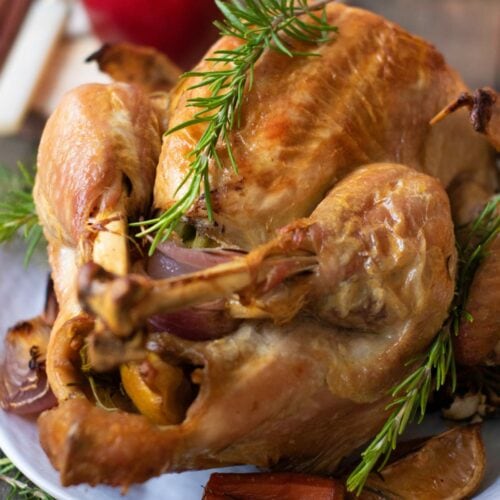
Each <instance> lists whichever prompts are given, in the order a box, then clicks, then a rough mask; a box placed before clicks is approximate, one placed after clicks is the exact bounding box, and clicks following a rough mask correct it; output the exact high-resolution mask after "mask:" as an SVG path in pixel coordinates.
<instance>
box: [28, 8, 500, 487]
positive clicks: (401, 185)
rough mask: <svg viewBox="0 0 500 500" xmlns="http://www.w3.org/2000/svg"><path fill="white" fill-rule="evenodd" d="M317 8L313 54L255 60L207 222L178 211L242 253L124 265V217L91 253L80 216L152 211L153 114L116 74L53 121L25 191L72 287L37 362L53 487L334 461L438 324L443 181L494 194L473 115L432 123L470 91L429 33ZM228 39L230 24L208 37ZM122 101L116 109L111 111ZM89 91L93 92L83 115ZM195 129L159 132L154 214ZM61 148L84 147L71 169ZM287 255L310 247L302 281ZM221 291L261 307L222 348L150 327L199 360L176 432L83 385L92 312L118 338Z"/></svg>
mask: <svg viewBox="0 0 500 500" xmlns="http://www.w3.org/2000/svg"><path fill="white" fill-rule="evenodd" d="M327 9H328V10H327V12H328V16H329V20H330V22H331V23H332V24H336V25H337V26H338V27H339V35H338V36H337V38H336V39H335V40H334V41H332V42H331V43H328V44H326V45H324V46H321V47H318V48H317V50H318V52H319V53H320V54H321V57H319V58H313V57H310V58H300V57H297V58H293V59H291V58H288V57H284V56H281V55H278V54H275V53H272V52H266V53H265V54H264V55H263V56H262V59H261V60H260V61H259V62H258V64H257V66H256V68H255V85H254V87H253V88H252V89H251V90H250V91H249V92H248V94H247V97H246V101H245V105H244V108H243V112H242V122H241V127H240V128H238V129H237V130H236V131H234V132H233V133H232V135H231V141H232V144H233V147H234V151H235V156H236V160H237V163H238V166H239V173H238V174H237V175H236V174H235V173H233V172H231V171H230V169H225V170H218V169H216V168H213V169H212V187H213V193H212V196H213V200H214V211H215V218H216V221H217V225H209V224H207V220H206V213H205V207H204V202H203V197H202V198H200V200H199V202H198V203H197V204H196V205H195V206H194V207H193V208H192V210H191V211H190V213H189V218H190V220H191V222H192V223H194V224H195V225H196V226H198V228H199V230H200V231H206V232H207V233H209V234H210V235H211V236H212V237H213V238H215V239H217V240H219V241H221V242H223V243H226V244H230V245H231V246H239V247H241V248H243V249H245V250H248V251H249V253H248V255H247V256H245V257H242V258H238V259H235V260H234V261H232V262H230V263H228V264H221V265H220V266H217V267H213V268H210V269H208V270H206V271H203V272H199V273H195V274H191V275H186V276H180V277H178V278H173V279H170V280H159V281H154V280H151V279H149V278H147V277H144V276H137V275H133V274H129V271H130V269H128V266H127V265H119V266H117V265H116V261H117V260H118V261H120V262H121V261H124V262H126V261H127V249H126V245H125V247H124V244H123V241H125V235H126V230H125V229H124V228H123V227H122V226H121V227H120V232H119V236H120V235H121V240H120V241H121V242H120V241H118V240H116V238H110V237H109V235H108V238H106V237H105V236H103V234H104V235H106V232H104V233H102V232H100V233H99V234H98V236H95V237H94V238H93V239H92V238H91V239H90V246H89V238H88V231H87V228H88V225H89V222H90V223H92V222H93V221H94V220H95V219H96V218H97V220H98V221H101V224H102V223H103V222H102V221H104V222H106V221H107V220H109V218H110V217H112V218H113V217H116V215H117V214H118V215H119V216H120V220H122V221H123V220H124V219H125V218H126V217H127V216H133V215H137V214H140V213H142V211H144V210H146V211H147V207H148V199H149V194H150V191H149V189H151V182H152V181H151V179H152V176H153V175H154V162H155V161H156V160H157V159H158V156H160V151H159V133H160V128H161V127H160V126H159V122H158V118H157V115H156V111H155V110H154V107H151V105H150V104H149V103H148V99H147V97H146V96H145V94H143V93H141V92H140V91H139V90H138V89H135V88H134V87H129V86H124V85H114V86H111V87H100V86H96V87H95V88H94V90H92V92H91V91H90V89H85V88H84V89H80V90H77V91H76V93H75V94H73V95H72V96H70V97H69V98H67V99H66V100H65V101H64V102H63V103H62V104H61V107H60V108H59V110H58V111H57V112H56V115H55V118H53V119H52V120H51V122H49V124H48V128H47V130H46V132H45V133H44V139H43V141H42V147H41V151H40V161H39V168H40V174H39V178H38V180H37V186H36V201H37V206H38V207H39V210H40V216H41V220H42V222H43V224H44V227H45V232H46V234H47V236H48V239H49V243H50V250H49V251H50V252H51V261H52V264H53V272H54V277H55V281H56V285H57V284H58V283H59V294H60V295H61V298H62V299H64V297H65V295H68V296H71V297H72V298H71V300H68V301H67V303H68V304H71V307H69V306H68V307H64V306H63V307H62V310H63V311H66V313H61V315H60V320H59V321H58V322H56V327H54V330H53V332H52V336H51V346H49V347H50V349H49V354H48V356H49V357H50V356H51V353H52V357H53V362H52V364H50V363H49V378H50V380H51V384H52V383H53V384H54V385H55V386H56V388H55V393H56V395H57V396H58V399H59V407H58V408H56V409H54V410H50V411H48V412H45V413H44V414H42V415H41V417H40V419H39V426H40V438H41V443H42V446H43V447H44V449H45V451H46V452H47V454H48V456H49V458H50V459H51V461H52V463H53V464H54V466H55V467H56V468H57V469H58V470H59V471H60V473H61V480H62V482H63V484H65V485H70V484H78V483H83V482H86V483H90V484H100V483H105V484H110V485H119V486H125V487H126V486H128V485H130V484H132V483H135V482H141V481H144V480H146V479H148V478H150V477H152V476H155V475H159V474H161V473H164V472H168V471H182V470H189V469H194V468H207V467H213V466H219V465H231V464H241V463H250V464H256V465H260V466H268V465H275V464H278V465H280V466H281V467H284V468H293V469H295V470H309V471H317V472H325V471H333V470H334V469H335V467H336V466H337V465H338V462H339V461H340V460H341V459H342V457H344V456H346V455H348V454H349V453H351V452H352V451H353V450H355V449H356V448H357V447H358V446H361V445H362V444H363V443H364V442H365V441H366V440H368V439H369V438H371V437H372V436H373V435H374V434H375V433H376V432H377V431H378V430H379V429H380V427H381V425H382V423H383V422H384V420H385V417H386V415H387V410H386V409H385V408H386V405H387V403H388V390H389V389H390V388H391V387H392V386H393V385H394V384H395V383H397V382H398V381H399V380H401V378H402V377H403V376H404V375H405V374H406V372H407V371H408V370H410V369H411V366H410V365H409V364H408V363H410V362H411V361H412V360H414V359H415V358H416V357H417V356H418V355H419V354H421V353H422V352H423V350H424V349H425V348H426V347H427V346H428V345H429V343H430V342H431V340H432V339H433V337H434V336H435V334H436V332H437V331H438V330H439V328H440V326H441V324H442V322H443V321H444V319H445V318H446V316H447V314H448V308H449V305H450V303H451V300H452V297H453V293H454V284H455V267H456V252H455V240H454V231H453V221H452V212H451V209H450V203H449V199H448V195H447V191H446V189H447V188H450V191H449V192H450V194H451V193H452V192H455V191H452V190H451V188H453V189H454V190H457V192H458V191H460V189H461V188H460V186H467V185H474V186H476V187H477V188H478V189H479V190H480V191H481V193H484V195H485V196H489V195H490V194H491V193H492V191H493V190H494V186H495V181H494V169H493V166H492V156H491V150H490V148H489V146H488V144H487V141H486V139H485V138H483V137H482V136H480V135H479V134H476V133H475V132H474V131H473V130H472V129H471V127H470V126H469V124H468V118H467V114H466V112H465V110H461V111H459V112H457V113H455V114H453V115H451V116H450V117H448V118H447V119H446V120H445V121H443V122H442V123H440V124H438V125H436V126H434V127H432V128H431V127H430V125H429V121H430V120H431V118H432V117H433V116H434V115H435V114H436V113H438V111H439V110H440V109H442V108H443V107H444V106H446V104H447V103H449V102H450V101H451V100H452V99H453V98H455V97H456V96H457V95H458V94H459V93H460V92H462V91H465V90H467V89H466V88H465V86H464V84H463V83H462V81H461V80H460V78H459V77H458V76H457V75H456V74H455V73H454V72H453V71H452V70H451V69H450V68H449V67H448V66H447V65H446V64H445V63H444V61H443V59H442V57H441V55H440V54H439V53H437V52H436V51H435V49H434V48H433V47H432V46H430V45H428V44H427V43H425V42H424V41H423V40H421V39H418V38H416V37H413V36H411V35H409V34H407V33H405V32H404V31H402V30H401V29H400V28H398V27H396V26H394V25H393V24H391V23H389V22H387V21H385V20H384V19H382V18H380V17H378V16H376V15H373V14H371V13H368V12H365V11H362V10H358V9H352V8H348V7H345V6H342V5H336V4H330V5H329V6H328V8H327ZM236 43H238V42H236V41H235V40H233V39H229V38H223V39H221V40H220V41H219V42H218V43H217V44H216V46H215V47H214V48H213V49H212V50H216V49H222V48H228V47H231V46H234V45H235V44H236ZM206 64H207V63H201V67H202V68H206ZM192 83H193V82H192V81H186V80H183V81H181V83H180V84H179V85H178V87H177V88H176V89H175V90H174V91H173V94H172V96H171V100H170V110H169V116H170V125H171V126H175V125H176V124H178V123H180V122H182V121H184V120H186V119H188V118H190V117H191V116H192V113H193V108H189V107H187V105H186V104H187V103H186V100H187V99H188V98H189V97H192V96H194V95H195V93H194V92H195V91H192V90H188V87H189V85H190V84H192ZM94 91H95V92H97V94H98V96H100V97H99V99H102V103H101V101H97V100H96V99H97V98H94V97H93V92H94ZM86 92H88V94H87V93H86ZM196 92H203V91H202V90H198V91H196ZM115 93H117V94H118V95H119V96H120V99H118V102H120V103H122V104H121V106H123V107H120V113H118V115H119V116H120V117H125V118H126V119H125V121H121V120H118V121H116V120H115V119H114V117H115V116H116V115H115V114H114V113H113V112H112V110H113V109H114V108H113V103H114V102H116V99H115ZM123 94H126V95H128V96H129V97H130V99H128V98H125V97H123ZM197 95H198V94H197ZM83 96H86V97H85V98H84V97H83ZM110 96H111V97H110ZM131 96H136V97H131ZM135 99H137V100H135ZM94 102H99V103H101V104H99V107H96V108H95V113H90V114H89V113H88V112H87V107H90V106H92V105H93V103H94ZM139 102H140V105H139V104H137V105H136V103H139ZM101 108H102V110H101ZM75 109H76V110H77V112H76V113H75V114H74V115H73V113H74V110H75ZM79 120H80V121H82V123H81V126H78V123H79ZM68 123H71V125H72V126H71V127H69V126H68ZM73 124H75V125H73ZM69 130H71V134H70V132H69ZM202 131H203V130H202V129H201V128H200V127H190V128H188V129H184V130H182V131H179V132H177V133H174V134H172V135H169V136H167V137H166V138H165V139H164V141H163V147H162V151H161V157H160V160H159V165H158V169H157V173H156V181H155V187H154V205H155V206H156V207H158V208H161V209H165V208H168V207H169V206H170V205H171V204H172V203H173V202H174V201H175V199H176V198H177V197H178V196H180V195H182V190H180V192H179V193H177V194H176V189H177V187H178V185H179V184H180V181H181V180H182V179H183V176H184V174H185V173H186V172H187V169H188V165H189V164H188V160H187V159H186V153H188V152H189V151H190V150H191V149H192V147H193V145H194V144H195V143H196V140H197V139H198V138H199V137H200V134H201V133H202ZM65 134H67V135H65ZM61 137H63V138H64V139H65V140H63V141H61ZM89 144H90V146H89ZM89 148H90V149H89ZM220 148H221V150H220V154H221V156H222V158H223V159H224V160H225V163H228V162H227V152H225V150H224V148H223V146H220ZM80 151H81V153H80ZM87 151H90V154H87ZM68 156H69V157H71V158H75V159H76V160H75V162H74V164H71V165H69V166H68V163H67V162H66V158H67V157H68ZM90 160H92V162H94V163H92V162H91V161H90ZM90 164H91V165H94V166H93V167H89V165H90ZM79 171H81V172H82V178H83V180H82V181H81V182H80V180H79V179H80V177H79V176H80V174H78V173H77V172H79ZM93 172H95V174H93ZM127 178H128V179H129V181H127V180H126V179H127ZM130 184H131V185H132V189H129V188H130ZM51 186H52V187H51ZM54 187H57V188H58V191H57V193H54ZM459 188H460V189H459ZM96 210H97V212H96ZM72 211H74V213H73V212H72ZM91 225H92V224H91ZM108 232H109V231H108ZM103 238H104V239H103ZM63 248H64V249H69V250H68V251H70V252H72V254H71V255H72V256H73V257H72V260H71V262H70V265H68V264H67V263H65V261H64V258H63V257H64V253H63V252H62V251H61V249H63ZM112 251H113V252H114V253H113V252H112ZM110 253H111V254H112V255H115V257H116V256H118V259H117V258H114V259H110V258H109V255H110ZM299 258H300V259H302V258H306V259H309V260H307V269H301V271H300V272H298V273H297V272H296V271H297V268H296V267H294V266H295V264H296V263H297V262H299V260H298V259H299ZM91 261H92V262H94V263H95V264H98V265H100V266H102V267H103V268H104V270H105V271H106V273H107V274H106V273H104V274H105V275H106V276H114V278H113V279H111V280H110V281H106V280H104V281H103V282H102V283H100V282H97V281H94V282H91V283H90V286H89V287H88V289H86V290H84V291H85V293H86V294H83V295H82V296H81V298H82V301H83V304H84V305H85V307H86V308H88V309H89V310H90V309H93V314H92V315H90V313H89V316H86V315H83V314H82V312H81V311H82V309H81V305H80V304H79V303H78V302H77V301H76V275H77V267H79V266H81V265H82V264H85V263H87V262H91ZM287 262H291V263H292V265H290V266H289V267H287V266H285V267H284V268H283V267H280V266H282V265H283V263H287ZM300 262H302V261H300ZM276 263H279V265H277V264H276ZM283 269H284V272H282V271H283ZM84 270H85V268H84ZM275 275H279V277H280V278H279V279H276V280H273V277H274V276H275ZM269 281H270V282H271V285H272V286H271V285H269ZM87 285H88V283H87ZM129 286H132V287H135V288H133V290H132V291H133V293H132V294H131V295H130V296H127V297H126V298H127V301H126V302H124V303H126V307H122V308H121V309H120V310H119V311H117V310H116V308H115V309H113V302H112V301H102V302H100V301H99V300H96V301H94V302H92V297H97V298H98V299H99V297H104V298H105V297H107V296H108V295H106V294H107V293H110V294H111V295H110V296H113V293H115V291H117V290H118V292H119V293H118V294H117V295H115V297H123V294H127V293H128V292H129V290H130V288H128V287H129ZM297 290H298V292H297ZM80 292H82V289H80ZM94 292H95V293H94ZM296 292H297V293H296ZM99 294H102V295H99ZM120 294H121V295H120ZM220 297H233V298H234V297H236V299H237V300H240V301H241V304H239V305H240V306H241V307H240V308H239V309H238V310H239V311H241V309H245V307H248V305H249V304H252V301H255V302H256V303H258V305H259V307H260V308H261V309H262V311H263V314H262V315H261V316H259V317H258V318H257V317H254V319H248V318H249V316H247V317H246V319H245V320H244V321H242V322H241V323H240V326H239V327H238V328H237V329H236V330H235V331H234V332H232V333H231V334H229V335H227V336H225V337H223V338H220V339H217V340H210V341H188V340H183V339H181V338H179V337H176V336H174V335H172V334H169V333H167V332H157V333H154V334H152V335H151V338H150V346H151V347H150V348H151V349H152V350H154V352H155V353H156V354H157V355H159V356H162V357H163V359H164V360H166V362H170V361H172V360H174V361H175V362H176V363H178V364H181V365H184V366H186V367H189V368H190V372H189V380H190V381H191V382H192V383H193V384H194V385H196V386H197V387H198V389H199V392H198V394H197V396H196V397H195V398H194V401H193V402H192V403H191V404H190V405H189V407H188V408H186V411H185V418H184V420H183V421H182V422H181V423H180V424H178V425H161V426H159V425H155V424H153V423H152V422H151V420H149V419H148V418H147V417H146V416H144V415H137V414H130V413H126V412H123V411H116V412H112V413H109V412H106V411H104V410H102V409H100V408H98V407H96V406H95V404H94V403H93V402H92V400H91V399H89V398H88V397H87V396H88V394H86V393H85V391H83V390H81V388H80V387H79V385H78V384H76V385H75V383H74V382H75V381H76V382H78V381H79V380H80V379H79V377H80V378H81V373H80V372H79V367H78V362H77V361H78V356H79V349H80V348H81V346H82V341H83V339H84V338H85V336H86V335H88V334H89V332H91V331H92V330H93V328H94V326H95V324H96V323H99V324H100V325H101V326H102V325H105V326H106V328H108V330H109V331H108V332H107V333H109V334H111V335H113V334H114V335H116V338H118V339H121V338H122V337H123V336H126V335H128V334H130V332H131V331H132V332H134V331H136V328H140V327H142V326H143V322H144V320H145V319H146V318H147V316H148V315H149V314H154V313H155V312H158V311H166V310H172V309H176V308H179V307H181V305H185V304H197V303H200V302H203V301H206V300H207V299H208V298H209V299H212V298H220ZM290 298H292V299H293V300H290ZM280 301H281V302H280ZM99 303H100V304H101V305H100V306H99ZM287 308H288V310H287ZM284 310H285V313H283V311H284ZM62 314H64V315H62ZM234 314H235V315H236V312H235V313H234ZM116 318H118V320H117V321H113V320H114V319H115V320H116ZM68 319H69V320H70V321H68ZM124 324H125V325H126V327H127V328H128V327H130V328H129V329H127V328H124V329H122V327H123V325H124ZM120 336H121V337H120ZM70 382H73V383H72V384H71V383H70Z"/></svg>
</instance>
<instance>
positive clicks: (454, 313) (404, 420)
mask: <svg viewBox="0 0 500 500" xmlns="http://www.w3.org/2000/svg"><path fill="white" fill-rule="evenodd" d="M499 203H500V195H496V196H494V197H493V199H492V200H491V201H490V202H489V203H488V204H487V205H486V206H485V207H484V209H483V210H482V212H481V213H480V215H479V216H478V217H477V219H476V220H475V221H474V222H473V223H472V224H471V226H470V229H469V231H468V236H467V238H466V239H465V243H464V244H463V245H458V254H459V266H458V274H457V282H456V288H455V298H454V301H453V304H452V307H451V310H450V315H449V316H448V318H447V320H446V322H445V323H444V325H443V327H442V328H441V330H440V331H439V332H438V334H437V336H436V338H435V339H434V341H433V342H432V344H431V346H430V348H429V350H428V351H427V352H426V353H425V355H424V357H423V359H422V360H421V361H420V364H419V366H418V367H417V368H416V369H415V370H414V371H412V372H411V374H410V375H409V376H408V377H407V378H405V379H404V380H403V381H402V382H401V383H400V384H398V385H397V386H396V387H394V388H393V389H392V390H391V396H392V397H393V398H394V400H393V401H392V402H391V403H390V404H389V406H388V407H387V409H390V408H392V409H393V411H392V413H391V414H390V416H389V417H388V419H387V420H386V422H385V424H384V426H383V427H382V429H381V430H380V432H379V433H378V434H377V435H376V436H375V438H374V439H373V440H372V442H371V443H370V445H369V446H368V447H367V448H366V449H365V450H364V451H363V452H362V453H361V462H360V464H359V465H358V466H357V467H356V469H355V470H354V471H353V472H352V474H351V475H350V476H349V478H348V479H347V488H348V489H349V491H355V492H357V493H360V492H361V490H362V489H363V486H364V484H365V482H366V480H367V478H368V475H369V474H370V472H371V471H372V470H373V468H374V467H375V466H378V469H379V470H380V469H382V468H383V467H384V465H385V464H386V462H387V460H388V459H389V457H390V455H391V453H392V451H393V450H394V449H395V448H396V444H397V440H398V437H399V436H400V435H401V434H402V433H403V432H404V430H405V429H406V427H407V425H408V424H409V423H410V422H412V421H414V420H415V419H417V420H418V422H419V423H420V422H421V421H422V419H423V418H424V416H425V412H426V409H427V404H428V402H429V397H430V395H431V394H432V393H433V392H434V391H437V390H438V389H440V388H441V387H443V385H444V384H445V382H446V380H447V379H448V377H450V378H451V387H452V392H454V391H455V386H456V368H455V358H454V354H453V343H452V338H453V336H454V335H458V332H459V327H460V323H461V321H463V320H466V321H473V320H474V318H473V317H472V316H471V315H470V314H469V313H468V312H467V310H466V308H465V306H466V302H467V297H468V293H469V288H470V285H471V283H472V280H473V278H474V274H475V272H476V270H477V268H478V266H479V264H480V263H481V261H482V260H483V258H484V257H485V255H486V254H487V252H488V247H489V245H490V243H491V242H492V241H493V240H494V239H495V238H496V236H497V235H498V234H499V233H500V216H499V215H497V213H498V212H497V210H498V205H499ZM412 363H415V360H413V361H412Z"/></svg>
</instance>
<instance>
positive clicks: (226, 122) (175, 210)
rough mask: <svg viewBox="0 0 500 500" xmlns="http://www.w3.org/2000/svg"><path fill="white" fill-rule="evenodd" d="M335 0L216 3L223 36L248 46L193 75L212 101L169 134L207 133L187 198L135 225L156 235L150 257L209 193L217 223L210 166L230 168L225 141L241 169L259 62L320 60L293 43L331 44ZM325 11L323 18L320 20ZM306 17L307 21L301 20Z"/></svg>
mask: <svg viewBox="0 0 500 500" xmlns="http://www.w3.org/2000/svg"><path fill="white" fill-rule="evenodd" d="M332 1H333V0H322V1H317V2H315V3H308V1H307V0H299V1H296V0H246V1H244V2H243V1H241V0H227V1H223V0H215V3H216V4H217V6H218V7H219V9H220V11H221V12H222V14H223V16H224V21H222V22H216V23H215V24H216V26H217V27H218V28H219V30H220V32H221V34H222V35H227V36H233V37H236V38H239V39H240V40H242V42H243V43H242V45H240V46H239V47H237V48H235V49H230V50H227V49H226V50H217V51H215V52H214V54H213V56H212V57H209V58H207V59H206V60H207V61H209V62H211V63H214V65H213V67H212V69H210V70H207V71H191V72H188V73H185V74H184V75H183V77H184V78H196V79H197V81H196V83H195V84H193V85H192V86H191V87H190V89H196V88H200V87H206V88H208V96H206V97H196V98H191V99H189V101H188V105H189V106H191V107H194V108H197V112H196V113H195V114H194V116H193V118H192V119H191V120H188V121H186V122H183V123H181V124H180V125H178V126H176V127H174V128H172V129H170V130H169V131H168V132H167V135H168V134H172V133H174V132H176V131H178V130H181V129H184V128H187V127H190V126H192V125H197V124H206V128H205V132H204V133H203V135H202V136H201V138H200V140H199V141H198V143H197V144H196V146H195V147H194V149H193V150H192V151H191V153H190V155H189V159H190V169H189V173H188V174H187V176H186V177H185V178H184V180H183V181H182V183H181V184H180V186H178V188H177V190H179V189H181V188H182V187H183V186H184V185H186V184H187V185H188V188H187V190H186V193H185V194H184V195H183V196H182V197H181V198H180V199H179V200H178V201H177V202H176V203H175V204H174V205H172V207H170V208H169V209H168V210H167V211H166V212H164V213H163V214H161V215H160V216H159V217H157V218H154V219H151V220H148V221H145V222H140V223H137V224H135V225H137V226H141V227H143V230H142V232H140V233H139V234H138V236H139V237H141V236H146V235H148V234H153V233H155V237H154V239H153V242H152V245H151V249H150V253H153V252H154V250H155V248H156V246H157V245H158V244H159V243H160V242H162V241H165V240H166V239H168V237H169V236H170V234H171V232H172V231H173V230H174V229H175V227H176V226H177V224H178V223H179V221H180V220H181V218H182V216H183V215H184V214H185V213H186V212H187V211H188V210H189V208H190V207H191V206H192V205H193V203H194V202H195V201H196V199H197V198H199V196H200V195H201V193H202V190H203V192H204V196H205V203H206V207H207V214H208V218H209V220H211V221H212V220H213V211H212V204H211V196H210V180H209V166H210V164H211V162H212V161H213V162H214V164H215V165H217V166H218V167H219V168H224V166H223V164H222V161H221V159H220V157H219V154H218V152H217V145H218V143H219V141H222V143H223V144H224V145H225V147H226V150H227V153H228V156H229V160H230V163H231V166H232V168H233V169H234V170H235V171H236V172H237V170H238V166H237V163H236V160H235V158H234V155H233V150H232V147H231V143H230V139H229V134H230V132H231V130H232V129H233V128H234V127H235V126H238V124H239V119H240V113H241V107H242V104H243V97H244V93H245V92H248V91H249V90H250V89H251V88H252V84H253V74H254V67H255V64H256V62H257V61H258V60H259V58H260V57H261V55H262V54H263V52H264V51H265V50H266V49H270V50H274V51H277V52H279V53H281V54H284V55H286V56H289V57H294V56H314V55H317V54H315V53H314V52H296V51H294V50H293V47H292V46H291V45H290V41H291V40H295V41H300V42H307V43H316V44H319V43H325V42H327V41H329V40H330V38H331V33H332V32H336V31H337V28H336V27H334V26H331V25H330V24H328V21H327V19H326V11H325V6H326V5H327V4H328V3H331V2H332ZM317 11H322V13H321V14H320V15H317V14H315V12H317ZM302 15H304V18H300V17H299V16H302Z"/></svg>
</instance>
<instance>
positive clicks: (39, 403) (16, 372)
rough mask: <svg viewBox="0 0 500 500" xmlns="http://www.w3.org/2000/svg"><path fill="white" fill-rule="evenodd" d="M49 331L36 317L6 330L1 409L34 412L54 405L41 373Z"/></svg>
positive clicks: (0, 371)
mask: <svg viewBox="0 0 500 500" xmlns="http://www.w3.org/2000/svg"><path fill="white" fill-rule="evenodd" d="M50 330H51V326H50V325H49V324H47V323H46V322H45V321H44V320H43V319H42V317H38V318H35V319H33V320H30V321H24V322H22V323H19V324H17V325H16V326H14V327H13V328H11V329H10V330H9V332H8V333H7V336H6V338H5V350H4V358H3V360H2V363H1V364H0V406H1V407H2V408H3V409H4V410H7V411H12V412H14V413H17V414H20V415H28V414H38V413H41V412H42V411H44V410H47V409H49V408H52V407H53V406H55V405H56V404H57V400H56V398H55V397H54V395H53V393H52V391H51V389H50V386H49V383H48V381H47V375H46V373H45V355H46V352H47V344H48V342H49V336H50Z"/></svg>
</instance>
